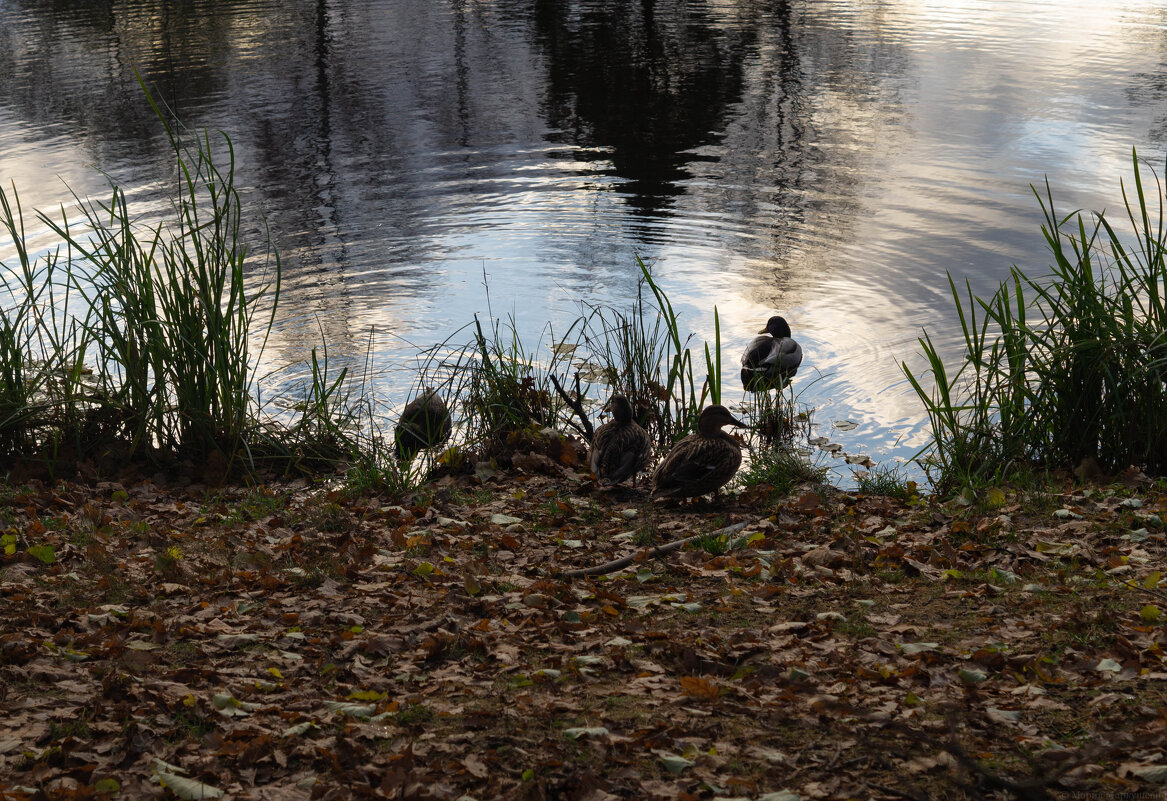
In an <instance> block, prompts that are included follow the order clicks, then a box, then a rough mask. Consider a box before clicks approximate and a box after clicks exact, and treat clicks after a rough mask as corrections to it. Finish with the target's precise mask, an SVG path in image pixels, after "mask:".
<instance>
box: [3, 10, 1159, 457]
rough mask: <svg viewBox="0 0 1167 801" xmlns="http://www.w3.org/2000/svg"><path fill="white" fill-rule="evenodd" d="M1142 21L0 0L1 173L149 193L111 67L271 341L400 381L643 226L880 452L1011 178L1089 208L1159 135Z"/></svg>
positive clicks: (608, 258) (669, 264) (1136, 16)
mask: <svg viewBox="0 0 1167 801" xmlns="http://www.w3.org/2000/svg"><path fill="white" fill-rule="evenodd" d="M1165 30H1167V11H1164V9H1162V8H1161V7H1159V6H1158V5H1157V4H1154V3H1150V2H1135V0H1124V2H1120V3H1109V4H1098V3H1093V2H1087V0H1077V1H1076V2H1062V1H1061V0H1021V1H1020V2H1005V1H1004V0H947V2H924V1H923V0H919V1H918V2H897V3H887V2H881V1H880V0H823V1H821V2H806V1H805V0H803V2H797V1H795V0H736V1H735V0H705V2H684V1H683V0H640V2H636V3H626V2H616V1H615V0H537V2H535V3H533V4H532V3H526V2H519V0H493V1H491V0H477V1H475V0H441V1H439V2H432V3H416V2H410V0H316V1H315V2H307V0H285V1H284V2H279V3H276V2H268V1H265V0H186V1H185V2H179V3H174V2H163V0H108V1H107V2H98V3H94V2H89V1H88V0H87V1H86V2H81V1H80V0H75V1H73V2H69V1H67V0H55V1H49V0H44V1H43V2H38V1H34V0H0V153H2V161H0V178H2V179H3V180H4V181H5V183H6V184H7V183H8V182H9V181H13V182H15V184H16V185H17V187H18V189H19V190H20V191H21V194H22V199H23V200H24V202H25V204H26V206H29V205H35V206H39V207H42V208H46V209H51V208H54V207H55V206H56V205H57V204H59V203H61V202H65V203H66V204H68V202H69V194H68V191H67V190H65V188H64V187H63V186H62V184H61V183H59V182H57V181H56V180H55V179H54V178H55V176H60V177H61V178H63V179H64V180H66V181H67V182H68V183H69V185H70V186H72V187H73V188H74V189H75V190H77V191H78V193H79V194H82V195H85V194H88V193H91V192H95V193H99V194H100V193H102V192H104V191H105V190H104V189H103V188H102V179H101V177H100V176H99V175H98V174H97V173H95V172H93V171H91V170H90V169H89V165H98V166H100V167H101V168H102V169H104V170H106V171H108V172H109V173H110V174H111V175H112V176H114V177H115V178H116V179H117V180H118V181H119V182H121V183H122V184H123V185H124V186H126V187H127V189H128V191H129V194H130V195H131V197H132V198H138V199H142V200H144V201H146V202H147V203H151V204H155V205H148V206H147V207H146V208H147V209H150V210H151V211H150V212H148V213H147V215H146V216H149V214H150V213H153V212H152V210H153V209H154V208H157V205H156V204H157V202H158V200H159V199H160V198H161V197H162V196H163V194H164V192H163V189H164V186H165V184H166V182H168V181H173V180H174V179H175V177H176V176H175V175H174V174H173V167H172V165H171V163H170V155H169V152H168V148H167V145H166V142H165V139H164V137H163V136H162V132H161V131H160V128H159V126H158V124H157V122H156V121H155V120H154V119H153V118H152V116H151V114H150V111H149V108H148V107H147V106H146V104H145V103H144V102H143V99H142V96H141V93H140V91H139V90H138V88H137V84H136V79H135V77H134V72H133V68H136V69H137V71H138V72H139V73H140V74H141V75H142V77H143V79H144V80H145V81H146V82H147V83H148V84H149V85H150V86H151V87H153V89H154V90H155V91H156V92H157V93H158V95H159V97H160V98H162V99H163V100H164V101H165V102H166V103H167V105H168V107H169V108H170V109H172V110H173V111H174V113H175V114H176V115H177V117H178V118H180V119H181V120H182V121H183V122H185V123H186V124H188V125H190V126H191V127H193V128H195V129H199V128H204V127H205V128H210V129H212V130H223V131H225V132H226V133H227V134H229V135H230V137H231V139H232V141H233V143H234V146H235V153H236V159H237V166H238V171H239V174H238V179H239V184H240V187H241V188H242V190H243V192H244V195H245V198H246V200H247V202H248V204H249V206H250V207H251V208H253V209H255V210H262V212H263V213H264V214H265V215H266V219H267V224H268V226H269V227H270V230H271V232H272V234H273V236H274V237H275V239H276V240H277V243H278V244H279V246H280V248H281V251H282V254H283V256H284V266H285V286H284V295H283V302H284V310H283V316H282V318H281V320H280V328H279V330H278V331H277V332H276V335H275V336H274V337H273V340H272V345H271V346H270V347H271V351H270V354H269V355H270V356H271V358H272V360H273V362H274V363H280V362H292V361H300V360H302V359H304V358H305V356H306V354H307V351H308V349H309V348H310V347H311V346H312V345H314V344H317V343H318V342H319V340H320V338H321V335H322V334H323V337H324V338H325V339H326V340H327V341H328V343H329V348H330V355H331V356H333V357H339V358H342V359H344V358H349V359H351V360H352V363H353V364H363V363H364V361H365V357H366V351H367V349H368V348H369V347H370V343H372V345H371V347H372V349H373V350H372V354H371V357H370V358H371V362H372V364H373V365H374V368H375V369H376V370H377V371H378V375H379V376H380V380H381V383H382V384H383V386H384V387H385V389H386V391H388V392H389V393H390V394H401V393H402V392H403V391H404V389H406V388H407V387H408V385H409V383H410V373H409V369H408V368H409V367H410V366H411V364H412V361H411V359H412V354H413V352H414V351H415V350H416V348H415V346H422V347H424V346H428V345H429V344H432V343H433V342H436V341H440V340H443V339H445V338H446V337H447V336H449V334H450V333H451V332H452V331H454V330H456V329H458V328H459V327H460V326H462V325H464V324H465V323H467V322H468V321H469V320H471V319H472V317H473V315H474V314H476V313H478V314H484V313H487V311H488V307H487V301H488V291H487V287H484V282H485V283H487V284H488V285H489V302H490V309H489V310H490V311H492V312H493V313H494V314H495V315H504V316H505V315H506V314H508V313H512V312H513V313H514V314H515V317H516V319H515V322H516V324H517V326H518V327H519V329H520V331H521V332H522V333H523V334H524V336H527V337H530V338H532V339H534V338H536V337H538V336H539V335H540V334H541V333H542V331H543V328H544V324H545V323H547V322H548V321H550V322H551V323H553V324H554V325H555V326H556V327H557V330H562V328H563V327H564V326H565V325H566V323H567V322H568V321H570V320H571V319H573V318H574V317H575V315H576V314H577V313H578V312H579V309H580V306H579V304H580V303H581V302H589V303H613V304H616V305H618V306H622V305H624V304H625V303H626V302H627V300H628V299H629V298H630V297H631V295H632V294H633V292H634V291H635V284H636V279H637V276H638V270H637V267H636V265H635V262H634V259H633V253H639V254H641V255H642V256H643V257H644V258H645V259H646V260H647V261H649V262H650V263H652V264H654V265H655V269H656V270H657V274H658V277H659V278H660V280H661V282H662V284H663V285H664V286H665V287H666V289H668V290H669V292H670V295H671V297H672V298H673V300H674V302H675V303H676V304H677V305H678V307H679V308H680V310H681V312H682V314H683V319H684V322H686V323H687V324H688V325H689V326H690V327H691V328H692V329H693V330H694V331H695V332H696V333H697V334H698V335H699V336H701V337H709V338H711V337H712V310H713V307H714V306H716V307H717V308H718V310H719V312H720V317H721V321H722V337H723V341H724V342H725V343H727V344H726V354H725V362H726V368H727V369H726V376H725V377H724V378H725V381H726V386H727V387H728V386H731V385H733V382H734V372H735V370H734V364H733V362H734V359H735V358H736V354H737V350H738V347H739V343H744V342H745V341H746V340H747V339H748V338H749V337H750V336H751V335H752V333H753V332H754V331H756V330H757V328H758V327H759V326H760V324H761V322H763V321H764V320H765V319H766V318H767V317H768V316H769V315H770V314H772V313H774V312H775V311H780V312H782V313H783V314H784V315H785V316H786V317H787V318H788V319H790V320H791V322H792V324H793V325H794V327H795V331H796V334H797V336H798V338H799V340H800V341H801V342H802V343H803V345H804V347H805V348H806V351H807V361H806V367H805V368H804V370H803V372H802V373H800V378H799V381H800V382H801V383H802V384H803V385H804V386H805V387H806V389H805V392H804V400H805V401H807V402H808V403H811V404H812V405H815V406H816V407H818V409H819V415H818V416H819V419H820V420H821V421H822V422H823V424H824V425H827V426H829V424H830V422H831V421H832V420H835V419H844V418H849V419H853V420H855V421H857V422H859V423H860V426H859V427H857V428H856V429H854V431H851V432H848V434H847V437H849V438H850V440H851V441H852V442H853V444H854V448H853V449H869V450H872V451H874V452H875V453H876V454H877V455H878V454H880V453H882V454H883V455H885V456H887V455H890V454H899V455H903V454H906V453H910V452H911V451H912V450H913V449H914V445H915V444H918V443H919V442H920V441H921V431H922V428H921V423H922V421H921V415H920V409H919V407H918V405H917V404H916V402H915V400H914V399H913V398H912V396H911V395H910V393H909V392H908V391H907V388H906V386H905V385H904V383H903V380H902V374H901V372H900V370H899V366H898V363H899V361H900V360H905V359H906V360H908V361H909V362H912V361H913V360H914V359H916V358H917V355H916V354H917V350H916V348H915V345H914V343H915V338H916V337H917V336H918V334H919V332H920V329H921V327H922V326H923V327H926V328H927V330H928V331H929V333H930V334H931V335H932V337H933V339H934V340H936V341H937V342H938V343H940V344H941V346H942V348H943V349H945V351H946V352H948V353H953V352H954V351H955V348H956V346H957V344H958V336H959V330H958V328H957V327H956V321H955V320H954V319H952V316H951V313H950V311H949V309H950V308H951V303H950V301H949V299H948V295H947V284H946V277H945V274H946V272H951V273H952V274H953V275H954V276H955V277H956V278H957V279H958V280H960V281H963V280H965V279H966V278H967V279H968V280H969V281H970V282H971V285H972V288H973V289H974V291H978V292H985V291H988V290H990V289H991V288H992V287H993V286H994V285H995V283H996V282H997V281H998V280H999V279H1000V278H1001V277H1002V276H1004V275H1005V274H1006V273H1007V271H1008V268H1009V266H1010V265H1011V264H1013V263H1018V264H1020V265H1022V266H1025V267H1029V268H1036V269H1038V270H1040V268H1041V267H1042V265H1043V264H1044V262H1045V256H1044V253H1043V252H1042V250H1041V240H1040V234H1039V233H1038V228H1037V225H1038V219H1039V217H1038V209H1037V206H1036V203H1035V201H1034V200H1033V199H1032V195H1031V194H1030V190H1029V185H1030V184H1032V183H1041V182H1042V181H1043V179H1044V177H1045V176H1046V175H1048V176H1049V178H1050V181H1051V183H1052V184H1053V186H1054V187H1055V190H1057V191H1058V192H1059V193H1060V195H1061V196H1062V203H1061V205H1062V207H1063V208H1065V209H1070V208H1075V207H1087V208H1089V207H1102V206H1106V207H1110V208H1113V207H1114V205H1115V202H1116V199H1117V197H1118V194H1117V181H1118V177H1119V176H1120V175H1123V174H1125V172H1126V169H1127V166H1126V159H1127V158H1128V157H1129V151H1130V147H1131V146H1132V145H1137V146H1139V147H1140V148H1141V150H1142V151H1143V152H1144V153H1145V154H1148V155H1150V154H1155V157H1156V158H1159V159H1161V156H1162V149H1163V146H1164V142H1165V139H1167V114H1165V113H1164V111H1163V107H1164V106H1163V99H1164V95H1165V93H1167V68H1165V67H1164V61H1165V58H1164V56H1165V55H1167V36H1165V34H1164V31H1165ZM8 256H9V252H8V251H3V252H0V257H3V258H7V257H8ZM370 330H372V331H373V333H372V335H370ZM729 343H734V344H732V345H731V344H729ZM916 366H919V365H918V364H917V365H916ZM816 368H817V371H818V372H817V373H816V372H815V370H816ZM804 374H805V375H806V376H808V377H807V378H806V379H805V380H804V379H803V375H804ZM815 378H817V380H813V379H815ZM848 444H849V446H850V444H851V443H848Z"/></svg>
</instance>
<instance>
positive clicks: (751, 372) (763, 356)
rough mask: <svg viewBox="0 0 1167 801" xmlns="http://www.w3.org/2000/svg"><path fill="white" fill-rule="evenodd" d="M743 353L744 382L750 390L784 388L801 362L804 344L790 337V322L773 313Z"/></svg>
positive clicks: (743, 384)
mask: <svg viewBox="0 0 1167 801" xmlns="http://www.w3.org/2000/svg"><path fill="white" fill-rule="evenodd" d="M758 333H759V334H762V336H758V337H754V339H753V340H751V341H750V344H749V345H747V346H746V352H745V353H743V354H742V386H744V387H745V388H746V391H747V392H766V391H767V390H771V389H781V388H782V387H785V386H786V385H787V384H789V383H790V379H792V378H794V374H795V373H797V372H798V366H799V365H800V364H802V347H801V346H799V344H798V343H797V342H795V341H794V340H793V339H791V338H790V325H789V324H788V323H787V322H786V319H785V318H783V317H778V316H774V317H771V318H770V319H769V320H768V321H767V322H766V327H765V328H763V329H762V330H761V331H759V332H758Z"/></svg>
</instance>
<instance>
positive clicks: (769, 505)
mask: <svg viewBox="0 0 1167 801" xmlns="http://www.w3.org/2000/svg"><path fill="white" fill-rule="evenodd" d="M516 464H522V462H516ZM528 467H529V468H530V469H531V473H530V474H526V473H523V472H522V471H521V470H512V471H509V472H505V473H499V474H495V475H489V476H488V475H486V474H483V475H480V476H477V477H475V476H462V477H447V478H444V479H441V480H439V481H436V482H434V483H431V484H428V485H425V486H424V487H422V489H420V490H418V491H417V492H415V493H413V494H412V495H411V496H410V497H408V498H392V497H385V496H379V495H376V494H363V495H357V496H354V495H353V494H352V493H350V492H347V491H345V490H343V489H330V488H329V485H327V484H313V483H309V482H305V481H301V482H298V483H292V484H284V485H276V484H273V485H268V486H259V487H251V488H235V489H219V490H215V489H209V488H208V487H207V486H204V485H200V484H188V485H187V486H185V487H182V486H179V487H174V486H171V487H166V486H163V485H161V484H159V483H155V482H152V481H145V480H144V481H136V482H134V481H124V482H113V481H91V482H87V483H85V484H71V483H57V484H52V485H51V484H48V483H38V482H29V483H27V484H25V485H23V486H20V487H12V488H7V489H3V490H0V537H2V539H0V544H3V545H4V548H3V550H2V553H3V556H2V557H0V558H2V560H3V561H2V563H0V602H2V603H3V610H4V615H3V619H2V621H0V798H5V799H6V798H25V797H28V796H33V797H35V798H54V799H55V798H62V799H72V798H91V797H102V798H113V799H143V798H166V797H179V798H208V799H210V798H232V799H289V800H291V801H295V800H296V799H316V798H321V799H332V798H357V797H359V798H365V797H368V798H400V799H430V798H433V799H459V798H463V799H478V801H486V799H545V798H563V799H577V800H579V801H583V800H584V799H586V800H587V801H603V800H604V799H711V798H726V799H728V798H734V799H743V798H746V799H755V800H757V799H766V800H767V801H778V800H779V799H782V800H785V801H790V800H791V799H845V798H861V799H901V798H907V799H938V798H951V799H963V798H970V799H971V798H1030V799H1032V798H1056V799H1071V798H1119V797H1123V798H1162V797H1165V794H1164V791H1163V790H1162V789H1161V788H1163V787H1164V784H1163V782H1164V781H1167V738H1165V737H1164V733H1165V730H1167V666H1165V665H1164V658H1163V657H1164V654H1163V646H1164V643H1165V642H1167V613H1165V612H1164V610H1167V595H1165V594H1164V592H1163V590H1161V589H1159V586H1158V585H1159V582H1160V575H1161V574H1160V570H1161V569H1162V566H1163V565H1162V561H1163V556H1164V552H1165V539H1164V529H1163V523H1162V518H1163V516H1164V507H1165V505H1167V490H1165V487H1167V485H1164V484H1162V483H1159V484H1155V483H1152V482H1150V481H1149V480H1146V479H1145V478H1144V477H1143V476H1141V475H1140V474H1137V473H1131V474H1128V475H1126V476H1124V477H1123V478H1124V479H1125V480H1124V481H1117V482H1116V483H1114V484H1110V485H1094V486H1089V487H1083V486H1081V485H1078V486H1072V485H1070V484H1067V485H1066V486H1065V487H1063V488H1056V489H1052V490H1050V491H1048V492H1044V493H1033V492H1031V493H1027V494H1024V495H1022V494H1018V493H1014V492H1012V491H1009V490H1006V489H1002V490H993V491H990V492H988V493H985V497H983V498H980V499H978V500H977V501H976V502H975V503H974V504H972V505H967V506H963V505H960V504H957V503H940V502H936V501H931V500H928V499H921V498H918V497H915V496H911V497H906V498H900V499H893V498H887V497H867V496H863V495H860V494H856V493H848V492H841V491H836V490H831V489H827V488H821V487H820V488H814V487H806V488H803V489H800V490H798V491H796V492H795V493H794V494H792V495H790V496H787V497H776V496H774V495H773V494H772V493H770V492H769V491H768V488H766V487H764V486H763V487H754V488H751V489H749V490H747V491H744V492H742V493H740V494H738V495H734V496H729V497H725V496H723V497H721V498H718V499H713V500H708V499H707V500H703V501H700V502H697V503H695V504H691V505H677V504H667V503H661V502H656V503H652V502H650V501H649V500H648V499H647V498H646V496H645V494H644V493H643V492H641V491H639V490H636V489H619V490H615V491H601V490H599V489H597V488H596V487H595V486H594V484H593V483H592V482H591V481H590V480H589V479H588V477H587V476H585V475H582V474H580V473H577V472H575V471H573V470H572V469H570V468H563V467H561V466H558V465H548V464H546V463H538V462H537V460H533V461H532V463H531V464H529V465H528ZM725 529H728V532H727V533H725V534H723V535H720V536H719V535H716V534H715V535H712V536H706V537H698V538H697V539H696V540H695V541H693V542H691V543H689V544H687V545H686V547H684V548H679V549H676V550H673V551H671V552H667V553H656V552H653V550H652V549H654V548H656V547H657V546H661V545H664V544H666V543H668V542H670V541H675V540H678V539H683V538H689V537H693V536H695V535H700V534H707V533H709V532H718V531H721V530H725ZM629 556H632V557H634V558H633V559H632V560H631V561H630V564H628V565H627V566H625V567H622V568H618V569H611V568H609V569H608V572H600V571H597V572H595V574H593V575H586V576H575V577H571V576H567V575H565V573H566V571H571V570H583V569H586V568H598V567H600V566H603V565H604V564H605V563H607V562H609V561H611V560H615V559H619V558H621V557H629Z"/></svg>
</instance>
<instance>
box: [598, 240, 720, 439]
mask: <svg viewBox="0 0 1167 801" xmlns="http://www.w3.org/2000/svg"><path fill="white" fill-rule="evenodd" d="M636 264H637V267H638V268H639V270H640V280H639V281H638V282H637V292H636V298H635V300H634V301H633V302H632V304H631V305H630V306H629V307H628V308H626V309H618V308H615V307H612V306H593V307H589V308H588V310H587V313H586V314H585V315H584V316H582V317H581V320H580V330H581V332H582V345H583V348H584V350H585V352H586V365H587V367H588V370H589V373H590V374H591V375H592V376H593V378H595V379H597V382H598V383H602V384H604V385H605V386H606V387H607V390H608V391H609V392H611V393H619V394H622V395H624V396H625V397H627V398H628V399H629V402H630V403H631V404H632V408H633V410H634V411H635V413H636V416H637V418H638V422H639V423H640V424H641V425H642V426H644V427H645V428H646V429H647V430H648V431H649V433H650V434H651V435H652V436H653V439H654V441H655V442H656V443H657V445H658V447H661V448H667V447H669V446H671V445H672V443H673V442H675V441H676V440H678V439H680V438H681V437H683V436H685V435H686V434H689V433H692V432H693V431H695V430H696V426H697V418H698V416H699V415H700V413H701V408H702V407H703V406H704V405H705V402H706V400H708V399H710V398H711V396H712V395H714V394H716V396H717V397H718V398H720V393H721V323H720V320H719V319H718V318H717V315H716V311H715V312H714V327H715V341H714V347H713V349H712V350H710V348H709V346H708V345H707V344H705V345H703V350H704V353H705V363H706V370H707V372H706V375H705V376H701V375H700V373H699V372H695V370H694V356H693V352H694V349H695V347H696V346H695V345H694V343H693V334H692V333H684V332H683V329H682V325H681V320H680V316H679V314H678V313H677V312H676V310H675V309H674V308H673V304H672V302H671V301H670V300H669V297H668V294H667V293H666V292H665V290H664V288H663V287H662V286H661V285H660V284H659V283H658V282H657V280H656V279H655V278H653V275H652V272H651V270H649V268H648V266H647V265H646V264H645V263H644V261H643V260H642V259H641V258H640V257H639V256H636ZM646 290H647V291H646ZM691 345H692V346H693V347H691ZM697 352H698V353H700V352H701V349H700V348H698V349H697ZM712 402H717V401H712Z"/></svg>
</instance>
